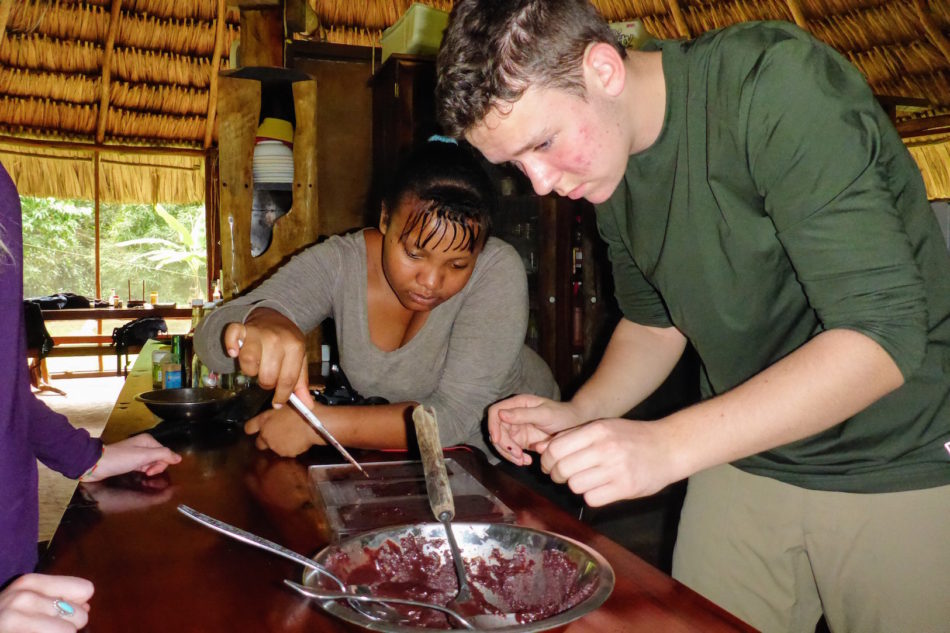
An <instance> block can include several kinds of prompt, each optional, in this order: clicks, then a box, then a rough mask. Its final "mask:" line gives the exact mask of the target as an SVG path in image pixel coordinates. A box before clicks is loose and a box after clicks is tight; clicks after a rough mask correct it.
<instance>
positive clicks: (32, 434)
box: [17, 364, 102, 479]
mask: <svg viewBox="0 0 950 633" xmlns="http://www.w3.org/2000/svg"><path fill="white" fill-rule="evenodd" d="M17 382H18V383H20V385H23V386H25V387H26V389H25V390H24V389H21V394H22V398H23V404H24V408H25V409H26V412H27V415H26V417H27V420H29V439H30V445H31V446H32V447H33V452H34V453H35V455H36V458H37V459H39V460H40V461H41V462H43V464H45V465H46V466H48V467H49V468H52V469H53V470H55V471H57V472H60V473H62V474H63V475H65V476H67V477H69V478H71V479H76V478H77V477H79V476H80V475H82V474H83V473H84V472H86V471H87V470H89V469H90V468H92V466H93V464H95V463H96V462H97V461H98V460H99V456H100V455H101V454H102V442H101V441H100V440H98V439H94V438H91V437H90V436H89V433H88V431H86V430H85V429H77V428H76V427H74V426H72V425H71V424H70V423H69V420H67V419H66V417H65V416H63V415H61V414H59V413H56V412H55V411H53V410H51V409H50V408H49V407H47V406H46V405H45V404H44V403H42V402H40V401H39V400H38V399H37V398H36V396H34V395H33V393H32V391H31V390H30V386H29V382H28V378H27V371H26V365H25V364H24V365H23V370H22V371H21V372H20V379H19V380H18V381H17ZM24 383H25V384H24Z"/></svg>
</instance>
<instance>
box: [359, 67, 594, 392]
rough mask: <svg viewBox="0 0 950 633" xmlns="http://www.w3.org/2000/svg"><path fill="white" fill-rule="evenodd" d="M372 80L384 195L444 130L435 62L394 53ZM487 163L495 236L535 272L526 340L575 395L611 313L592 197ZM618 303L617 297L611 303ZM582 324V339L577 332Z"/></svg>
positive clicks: (378, 177)
mask: <svg viewBox="0 0 950 633" xmlns="http://www.w3.org/2000/svg"><path fill="white" fill-rule="evenodd" d="M371 86H372V90H373V161H372V162H373V178H374V183H375V184H374V194H373V195H374V199H375V200H378V199H379V196H380V191H381V189H382V186H383V183H385V182H387V180H388V179H389V178H390V177H391V175H392V174H393V173H394V171H395V170H396V168H397V167H398V165H399V161H400V160H401V159H402V158H404V157H405V156H406V155H407V154H408V152H409V151H410V150H411V148H412V147H413V145H414V144H415V143H418V142H423V141H425V139H427V138H428V137H429V136H431V135H432V134H438V133H440V130H439V128H438V125H437V123H436V119H435V107H434V105H435V104H434V99H433V91H434V88H435V61H434V59H432V58H431V57H422V56H416V55H401V54H393V55H391V56H390V57H389V58H388V59H387V60H386V62H385V63H384V64H383V65H382V66H381V67H380V68H379V70H378V71H377V72H376V73H375V75H374V76H373V79H372V82H371ZM485 167H486V169H487V170H488V171H489V173H490V174H492V176H493V178H494V180H495V181H496V183H497V185H498V189H499V192H500V193H501V194H502V195H501V196H500V209H499V214H498V217H496V218H493V223H494V226H495V229H494V234H495V235H497V236H498V237H500V238H501V239H503V240H505V241H506V242H509V243H510V244H511V245H512V246H514V247H515V248H516V249H517V250H518V252H519V254H520V255H521V258H522V261H523V262H524V264H525V270H526V272H527V275H528V286H529V290H530V297H529V308H530V318H529V325H528V332H527V336H526V341H527V342H528V344H529V345H531V346H532V347H533V348H534V349H535V350H536V351H538V353H539V354H540V355H541V356H542V358H544V360H545V361H547V363H548V365H549V366H550V367H551V369H552V371H553V372H554V375H555V378H556V379H557V381H558V384H559V385H560V386H561V389H562V391H563V392H564V394H565V395H570V394H571V393H572V392H573V390H574V389H575V388H576V387H577V386H578V384H579V381H580V379H581V378H583V377H584V376H585V375H586V374H588V373H589V371H590V370H591V369H592V368H593V365H596V359H594V362H593V363H591V362H589V361H590V359H591V358H592V356H594V355H596V354H597V350H598V349H599V347H602V340H603V334H602V332H603V325H604V324H605V322H606V321H609V319H610V317H609V316H607V315H608V314H610V311H609V310H606V311H605V310H604V307H605V302H604V301H603V299H602V297H603V296H604V295H602V294H601V293H602V292H603V291H604V284H603V271H605V270H607V267H605V266H604V265H603V261H604V260H603V258H602V252H600V253H598V250H597V248H596V244H597V243H599V240H598V238H597V237H596V235H597V234H596V229H595V228H594V223H593V212H592V210H591V209H590V208H589V205H588V204H587V203H586V202H574V201H571V200H567V199H564V198H560V197H557V196H553V195H552V196H544V197H539V196H537V195H535V194H534V193H533V192H532V191H531V187H530V184H529V183H528V182H527V180H526V179H525V178H524V177H523V176H522V175H521V174H520V173H518V172H517V171H515V170H513V169H509V168H505V167H499V166H494V165H490V164H488V163H487V162H486V163H485ZM575 229H578V230H577V231H575ZM575 249H580V250H581V252H583V266H582V267H580V268H579V269H578V275H579V276H578V275H574V274H573V273H574V268H575V261H576V258H575V257H574V251H575ZM572 276H573V277H574V279H573V280H572ZM574 288H578V290H579V293H578V295H575V293H574ZM612 301H613V300H612V295H610V297H609V301H608V302H607V303H608V304H609V303H612ZM575 315H576V316H575ZM575 327H578V328H579V332H580V334H581V336H580V338H579V340H578V339H577V337H574V336H573V334H574V330H575Z"/></svg>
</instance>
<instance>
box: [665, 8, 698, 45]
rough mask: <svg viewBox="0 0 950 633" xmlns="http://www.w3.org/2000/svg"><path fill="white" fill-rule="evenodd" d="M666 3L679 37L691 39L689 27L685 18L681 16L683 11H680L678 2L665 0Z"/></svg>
mask: <svg viewBox="0 0 950 633" xmlns="http://www.w3.org/2000/svg"><path fill="white" fill-rule="evenodd" d="M666 3H667V5H669V7H670V13H671V14H672V15H673V22H674V23H675V24H676V30H677V31H679V35H680V37H684V38H686V39H689V38H691V37H693V36H692V34H691V33H690V31H689V25H688V24H686V17H685V16H684V15H683V10H682V9H680V3H679V0H667V2H666Z"/></svg>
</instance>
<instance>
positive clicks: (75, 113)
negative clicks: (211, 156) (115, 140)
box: [0, 96, 206, 142]
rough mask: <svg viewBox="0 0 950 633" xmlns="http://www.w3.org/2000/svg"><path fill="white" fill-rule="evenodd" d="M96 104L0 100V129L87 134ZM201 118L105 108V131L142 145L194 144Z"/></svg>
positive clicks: (92, 125) (201, 135) (201, 133)
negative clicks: (166, 143)
mask: <svg viewBox="0 0 950 633" xmlns="http://www.w3.org/2000/svg"><path fill="white" fill-rule="evenodd" d="M98 111H99V107H98V104H86V105H76V104H71V103H65V102H62V101H52V100H50V99H34V98H27V99H22V98H18V97H10V96H3V97H0V125H2V126H3V127H4V128H7V129H9V130H10V131H11V132H14V133H22V132H26V131H32V132H37V133H44V132H45V131H49V130H64V131H67V132H72V133H76V134H89V133H91V132H94V131H95V129H96V122H97V114H98ZM205 123H206V118H205V117H204V116H173V115H169V114H155V113H150V112H136V111H132V110H127V109H124V108H122V107H119V106H118V105H115V106H113V107H110V108H109V116H108V119H107V121H106V130H107V131H108V133H109V134H110V135H112V136H115V137H121V138H131V139H140V140H143V141H176V140H177V141H187V142H197V141H199V140H202V139H203V138H204V129H205Z"/></svg>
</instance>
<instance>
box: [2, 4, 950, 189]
mask: <svg viewBox="0 0 950 633" xmlns="http://www.w3.org/2000/svg"><path fill="white" fill-rule="evenodd" d="M285 1H286V2H288V3H289V2H293V1H297V2H299V1H303V0H285ZM305 1H306V2H307V3H308V4H309V6H310V8H311V9H312V11H313V14H314V15H315V17H316V20H317V21H318V22H319V26H318V28H316V29H315V30H314V31H313V32H311V33H307V34H299V33H298V34H294V37H297V38H310V39H319V40H323V41H329V42H335V43H345V44H358V45H364V46H378V45H379V40H380V37H381V34H382V31H383V30H384V29H385V28H387V27H388V26H390V25H391V24H393V23H394V22H395V21H396V20H397V19H398V18H399V16H400V15H402V14H403V13H404V12H405V11H406V9H408V7H409V5H410V4H411V0H305ZM424 1H425V3H426V4H429V5H430V6H434V7H436V8H438V9H441V10H445V11H447V10H450V9H451V4H452V3H451V0H424ZM593 1H594V4H595V5H596V6H597V7H598V9H599V10H600V11H601V13H602V14H603V15H604V16H605V17H606V18H607V19H608V20H610V21H630V20H634V19H639V20H641V21H642V22H643V23H644V25H645V26H646V27H647V29H648V30H649V31H650V32H651V33H653V34H654V35H656V36H659V37H664V38H680V37H692V36H695V35H698V34H699V33H701V32H703V31H706V30H709V29H713V28H718V27H721V26H726V25H729V24H733V23H736V22H742V21H747V20H759V19H770V20H788V21H791V22H795V23H797V24H798V25H799V26H801V27H803V28H805V29H806V30H808V31H810V32H812V33H813V34H814V35H815V36H817V37H818V38H819V39H821V40H823V41H825V42H827V43H828V44H830V45H831V46H833V47H835V48H836V49H838V50H839V51H841V52H842V53H843V54H845V55H846V56H847V57H848V58H849V59H850V60H851V61H852V62H854V64H855V65H856V66H857V67H858V68H860V69H861V71H862V72H863V73H864V74H865V76H866V77H867V78H868V82H869V84H870V85H871V88H872V89H873V90H874V91H875V93H876V94H878V95H881V96H882V97H886V98H887V99H886V102H887V103H888V104H889V105H890V106H891V107H893V108H896V119H897V125H898V129H899V130H901V131H902V133H903V134H904V136H905V139H906V140H907V143H908V146H909V147H910V148H911V152H912V153H913V155H914V157H915V158H916V159H917V161H918V163H919V164H920V165H921V168H922V171H923V173H924V178H925V180H926V182H927V186H928V191H929V192H930V194H931V196H932V197H934V198H937V197H941V198H950V183H947V180H950V176H948V174H947V171H948V169H950V167H948V164H950V163H948V159H950V0H593ZM226 2H227V0H0V141H3V140H8V141H9V140H14V141H15V140H16V138H43V139H66V140H69V141H72V142H82V143H94V144H98V145H99V146H102V145H114V144H119V145H124V146H128V145H160V146H166V147H167V146H179V147H188V148H192V149H201V148H204V147H209V146H212V145H213V144H214V143H215V137H214V130H215V127H216V126H215V124H214V114H215V107H216V90H217V87H216V82H217V71H218V70H219V69H225V68H227V67H228V61H227V60H228V57H229V51H230V49H231V45H232V43H233V42H234V41H235V40H236V38H237V37H238V24H239V13H238V11H237V9H234V8H226ZM13 137H16V138H13ZM2 147H3V146H0V161H3V162H4V164H7V163H8V162H10V161H12V160H13V158H12V156H13V155H11V154H9V153H7V154H4V153H3V151H2ZM30 151H32V150H30ZM77 169H78V168H77ZM47 171H48V169H47ZM130 173H131V172H130ZM175 173H178V172H175ZM126 177H127V178H128V179H129V180H130V181H131V180H133V179H134V177H133V176H131V175H129V174H127V175H126ZM18 185H20V186H21V187H22V186H23V185H22V184H21V183H18ZM186 188H187V187H185V186H182V187H180V189H182V190H184V189H186ZM119 189H122V188H121V187H120V188H119ZM143 195H145V194H143Z"/></svg>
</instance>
